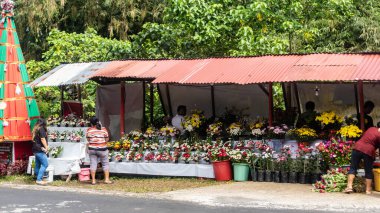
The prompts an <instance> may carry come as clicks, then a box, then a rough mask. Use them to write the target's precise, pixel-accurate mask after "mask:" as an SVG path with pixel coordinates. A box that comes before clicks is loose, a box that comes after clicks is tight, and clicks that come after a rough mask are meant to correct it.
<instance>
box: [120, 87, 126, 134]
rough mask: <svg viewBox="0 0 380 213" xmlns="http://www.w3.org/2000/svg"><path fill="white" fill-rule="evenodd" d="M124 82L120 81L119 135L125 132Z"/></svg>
mask: <svg viewBox="0 0 380 213" xmlns="http://www.w3.org/2000/svg"><path fill="white" fill-rule="evenodd" d="M124 131H125V82H121V83H120V136H123V135H124V134H125V132H124Z"/></svg>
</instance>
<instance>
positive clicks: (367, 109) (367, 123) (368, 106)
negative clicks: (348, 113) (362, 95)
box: [357, 101, 375, 130]
mask: <svg viewBox="0 0 380 213" xmlns="http://www.w3.org/2000/svg"><path fill="white" fill-rule="evenodd" d="M374 108H375V104H374V103H373V102H372V101H366V102H365V103H364V109H363V112H364V130H367V129H369V128H370V127H373V126H374V125H373V119H372V117H371V116H369V115H368V114H371V112H372V111H373V109H374ZM357 117H358V126H359V128H360V114H358V115H357Z"/></svg>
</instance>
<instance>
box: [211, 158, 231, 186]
mask: <svg viewBox="0 0 380 213" xmlns="http://www.w3.org/2000/svg"><path fill="white" fill-rule="evenodd" d="M212 167H213V168H214V174H215V180H217V181H227V180H232V171H231V164H230V161H229V160H226V161H215V162H212Z"/></svg>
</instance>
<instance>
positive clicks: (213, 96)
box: [211, 85, 216, 120]
mask: <svg viewBox="0 0 380 213" xmlns="http://www.w3.org/2000/svg"><path fill="white" fill-rule="evenodd" d="M211 107H212V118H213V119H214V120H215V117H216V112H215V88H214V85H211Z"/></svg>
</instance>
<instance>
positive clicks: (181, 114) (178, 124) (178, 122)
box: [172, 105, 186, 133]
mask: <svg viewBox="0 0 380 213" xmlns="http://www.w3.org/2000/svg"><path fill="white" fill-rule="evenodd" d="M185 115H186V106H184V105H180V106H178V108H177V115H176V116H174V117H173V119H172V126H174V127H175V128H177V129H178V130H180V131H181V133H183V132H184V128H183V126H182V123H183V122H184V120H185Z"/></svg>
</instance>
